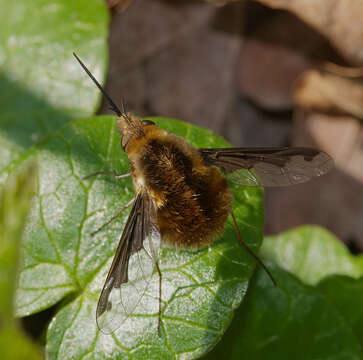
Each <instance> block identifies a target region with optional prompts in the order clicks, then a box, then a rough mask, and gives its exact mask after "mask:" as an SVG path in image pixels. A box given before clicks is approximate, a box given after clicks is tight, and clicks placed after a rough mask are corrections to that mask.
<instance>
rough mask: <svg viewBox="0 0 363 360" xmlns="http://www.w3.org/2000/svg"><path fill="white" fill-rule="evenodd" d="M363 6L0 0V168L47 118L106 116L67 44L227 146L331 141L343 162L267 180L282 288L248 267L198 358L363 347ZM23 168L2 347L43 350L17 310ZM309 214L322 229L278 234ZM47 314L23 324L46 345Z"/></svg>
mask: <svg viewBox="0 0 363 360" xmlns="http://www.w3.org/2000/svg"><path fill="white" fill-rule="evenodd" d="M30 14H31V16H30ZM362 18H363V4H362V3H361V2H357V1H355V0H345V1H344V2H343V1H342V2H311V1H308V0H260V1H220V0H210V1H208V2H207V1H198V0H187V1H182V0H133V1H130V0H109V1H108V2H105V1H103V0H92V1H85V0H77V1H70V0H57V1H49V0H48V1H46V0H36V1H32V2H28V1H26V0H22V1H17V2H9V1H5V0H0V86H1V88H2V89H3V91H2V95H1V97H0V151H1V159H0V169H1V176H0V179H1V180H2V182H4V181H5V179H6V176H7V174H8V173H9V172H11V168H12V167H15V166H16V162H17V161H18V159H21V157H22V154H23V152H24V150H25V149H27V148H29V147H30V146H31V145H32V144H34V143H37V142H38V141H39V140H41V139H42V138H43V137H44V136H45V135H46V134H48V133H49V132H50V131H53V130H55V129H57V128H59V127H60V126H62V125H63V124H65V123H66V122H68V121H69V120H72V119H75V118H79V117H82V116H88V115H92V114H94V112H95V111H98V113H99V114H105V113H110V111H109V110H108V109H107V104H105V103H104V102H103V103H102V104H101V105H100V106H99V101H100V96H99V94H98V91H97V89H96V88H95V87H94V86H93V84H92V83H91V82H89V81H88V79H86V78H85V77H84V76H83V74H82V72H80V71H79V68H78V67H77V65H75V64H74V60H73V58H72V57H71V55H70V54H71V52H72V51H77V52H79V54H80V55H81V56H82V57H83V58H85V59H86V61H87V63H88V65H89V66H90V67H91V68H92V70H93V72H94V73H95V75H96V76H97V77H98V78H99V79H100V80H102V77H103V76H105V75H106V74H107V78H106V83H105V86H106V90H107V91H108V92H109V93H111V94H112V96H113V98H114V99H115V101H116V102H120V100H121V96H124V97H125V98H126V99H127V104H128V108H129V109H130V110H132V111H133V112H135V113H137V114H139V115H141V116H143V115H145V116H146V115H147V116H151V115H157V116H167V117H175V118H179V119H182V120H184V121H187V122H190V123H192V124H196V125H202V126H204V127H207V128H209V129H211V130H213V131H214V132H216V133H218V134H220V135H222V136H224V137H225V138H226V139H227V140H228V141H229V142H230V143H231V144H232V145H235V146H285V145H293V146H300V145H301V146H314V147H318V148H320V149H322V150H325V151H327V152H328V153H329V154H330V155H332V156H333V158H334V159H335V161H336V165H337V167H336V170H335V171H333V172H332V173H331V174H329V175H327V176H324V177H323V178H321V179H318V180H316V181H313V182H311V183H308V184H303V185H299V186H297V187H291V188H284V189H269V190H268V191H266V194H265V198H266V203H265V234H266V235H268V236H267V237H266V238H265V241H264V244H263V246H262V249H261V254H262V256H263V257H264V259H266V260H268V261H269V266H270V267H271V269H272V270H273V273H274V275H275V276H276V278H277V280H278V282H279V288H274V287H272V286H271V284H270V283H269V282H268V279H266V276H265V274H264V273H263V272H261V270H258V271H256V274H255V275H254V277H253V279H252V281H251V285H250V287H249V289H248V292H247V298H246V300H245V301H244V302H243V304H242V305H241V306H240V308H239V309H238V311H237V312H236V315H235V319H234V321H233V322H232V324H231V326H230V328H229V329H228V331H227V333H226V334H225V336H224V337H223V339H222V341H221V342H220V343H219V344H218V345H217V346H216V348H215V349H214V350H213V351H212V352H211V353H209V354H208V355H206V357H207V358H210V359H212V358H216V359H217V358H220V357H222V356H223V357H224V358H229V359H237V358H238V359H241V358H244V357H245V358H248V359H262V358H263V359H291V358H293V357H294V358H298V359H315V358H319V359H333V358H334V359H336V358H342V359H343V358H344V359H361V358H363V353H362V346H363V344H362V341H363V340H362V339H363V312H362V310H361V306H360V299H361V298H362V297H361V295H363V283H362V280H361V278H360V276H361V275H362V271H363V260H362V257H361V256H360V255H359V256H356V255H357V254H359V253H360V252H361V250H362V249H363V222H362V221H361V219H362V215H363V192H362V180H363V173H362V171H363V170H362V169H363V167H362V166H361V164H362V160H363V156H362V154H363V146H362V134H363V132H362V129H361V120H362V117H363V87H362V84H363V82H362V78H363V68H362V65H363V53H362V51H361V49H362V47H363V24H362V21H361V19H362ZM107 58H109V64H108V66H106V61H107V60H106V59H107ZM23 171H24V172H22V173H20V174H19V175H18V177H16V176H14V177H12V178H11V179H9V182H8V183H7V184H5V185H4V188H3V192H2V197H1V200H2V203H1V214H2V218H1V219H0V221H1V223H0V226H1V229H2V236H1V238H0V240H1V243H0V259H1V261H0V271H1V276H0V286H1V289H2V290H3V291H2V292H1V298H0V307H1V308H0V315H1V318H0V327H1V334H0V339H1V340H0V341H1V342H0V348H1V350H2V351H4V354H7V353H6V352H5V350H6V351H8V350H9V355H6V356H8V358H9V359H10V358H14V359H15V358H19V359H20V358H21V356H22V355H21V354H20V353H19V354H16V353H11V352H10V351H17V350H18V349H28V347H29V349H30V350H29V351H28V350H26V353H27V354H28V357H27V358H34V359H35V358H37V356H38V350H37V349H36V345H34V344H32V343H30V342H29V341H28V340H27V338H26V337H25V335H24V333H23V332H21V330H20V329H19V326H18V322H15V320H14V319H13V316H12V314H13V310H12V299H13V291H14V289H13V284H14V277H15V268H14V266H15V265H14V264H16V263H17V254H18V250H17V244H18V242H19V239H20V236H19V233H20V231H21V228H22V224H23V222H24V219H25V216H26V211H27V209H28V208H29V202H30V194H31V192H32V191H31V189H32V186H33V185H32V184H33V182H32V181H33V180H32V179H33V176H34V175H32V170H30V169H24V170H23ZM25 174H26V175H25ZM5 195H6V196H5ZM4 209H6V210H4ZM14 213H15V214H17V216H16V217H14V216H13V215H12V214H14ZM5 215H6V216H5ZM15 218H16V221H14V219H15ZM310 223H313V224H319V225H321V226H323V227H324V228H326V229H328V230H325V229H324V228H321V227H317V226H304V227H298V228H296V229H293V230H290V231H288V232H286V230H288V229H292V228H294V227H295V226H298V225H303V224H310ZM280 232H283V233H281V234H280V235H276V234H279V233H280ZM333 234H334V235H333ZM338 238H339V239H340V240H338ZM341 241H343V242H344V243H345V244H346V245H347V246H348V248H349V250H347V248H346V247H344V245H342V243H341ZM349 251H350V252H349ZM55 311H56V310H55V309H54V308H49V309H47V310H45V311H43V312H41V313H38V314H35V315H32V316H30V317H27V318H24V319H23V320H22V322H21V323H22V325H23V328H24V329H25V330H26V332H27V333H28V334H29V335H30V336H31V337H32V338H33V339H35V340H36V342H37V343H38V344H39V345H40V346H42V347H44V345H45V335H44V332H45V331H46V328H47V326H48V323H49V321H50V320H51V319H52V317H53V315H54V313H55ZM9 344H12V345H11V346H9ZM20 344H24V345H20ZM32 353H34V357H32V355H30V354H32ZM92 356H93V355H92V353H90V354H88V358H90V359H91V358H93V357H92ZM155 356H156V355H155ZM5 359H6V357H5Z"/></svg>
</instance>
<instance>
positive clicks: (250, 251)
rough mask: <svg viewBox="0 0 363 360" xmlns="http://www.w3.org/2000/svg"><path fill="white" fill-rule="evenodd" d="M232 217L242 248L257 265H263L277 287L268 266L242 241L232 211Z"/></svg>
mask: <svg viewBox="0 0 363 360" xmlns="http://www.w3.org/2000/svg"><path fill="white" fill-rule="evenodd" d="M231 215H232V219H233V223H234V227H235V229H236V233H237V237H238V241H239V243H240V244H241V246H242V247H244V248H245V249H246V250H247V252H248V253H249V254H250V255H251V256H252V257H253V258H254V259H255V260H256V261H257V263H258V264H259V265H261V267H262V268H263V269H264V270H265V271H266V274H267V275H268V276H269V278H270V279H271V281H272V282H273V284H274V285H275V286H277V282H276V280H275V279H274V277H273V276H272V274H271V272H270V270H269V269H268V268H267V266H266V265H265V264H264V263H263V262H262V260H261V259H260V258H259V257H258V256H257V255H256V254H255V253H254V252H253V251H252V250H251V249H250V248H249V247H248V246H247V245H246V244H245V243H244V242H243V241H242V236H241V233H240V231H239V228H238V225H237V221H236V218H235V216H234V214H233V211H232V210H231Z"/></svg>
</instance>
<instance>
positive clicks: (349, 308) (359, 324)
mask: <svg viewBox="0 0 363 360" xmlns="http://www.w3.org/2000/svg"><path fill="white" fill-rule="evenodd" d="M317 288H318V289H319V290H320V292H321V293H323V294H325V296H326V297H327V298H328V299H329V301H330V302H331V303H332V304H334V305H335V306H336V308H337V309H338V310H339V312H340V314H341V315H342V317H344V319H345V320H346V321H347V323H348V324H349V325H350V326H351V328H352V329H353V332H354V334H355V336H356V339H357V340H358V341H359V342H360V345H361V348H363V307H362V299H363V278H359V279H352V278H349V277H347V276H342V275H336V276H330V277H328V278H326V279H324V280H322V281H321V282H320V283H319V284H318V285H317Z"/></svg>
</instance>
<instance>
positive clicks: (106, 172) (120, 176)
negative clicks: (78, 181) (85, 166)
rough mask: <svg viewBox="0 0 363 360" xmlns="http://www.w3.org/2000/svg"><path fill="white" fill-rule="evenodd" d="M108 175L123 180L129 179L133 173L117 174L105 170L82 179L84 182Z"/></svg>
mask: <svg viewBox="0 0 363 360" xmlns="http://www.w3.org/2000/svg"><path fill="white" fill-rule="evenodd" d="M107 174H112V175H114V176H115V179H122V178H125V177H128V176H130V175H131V173H127V174H116V173H115V172H114V171H113V170H105V171H97V172H95V173H92V174H90V175H87V176H85V177H84V178H82V180H87V179H89V178H91V177H93V176H97V175H107Z"/></svg>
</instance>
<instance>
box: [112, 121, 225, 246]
mask: <svg viewBox="0 0 363 360" xmlns="http://www.w3.org/2000/svg"><path fill="white" fill-rule="evenodd" d="M129 116H130V118H132V119H134V117H133V116H131V115H129ZM122 121H124V119H123V118H120V119H119V122H122ZM125 151H126V153H127V155H128V157H129V160H130V164H131V173H132V176H133V181H134V186H135V189H136V192H139V191H141V192H147V193H149V194H151V197H152V199H153V201H154V202H155V204H156V206H157V218H158V225H159V229H160V233H161V239H162V241H163V242H165V243H167V244H168V245H170V246H173V247H179V248H190V247H192V248H201V247H203V246H206V245H208V244H209V243H210V242H211V241H212V240H213V239H214V238H215V237H216V236H218V235H221V234H222V233H223V231H224V224H225V222H226V220H227V217H228V215H229V212H230V207H231V200H232V195H231V192H230V190H229V189H228V186H227V182H226V180H225V178H224V177H223V175H222V174H221V172H220V171H219V170H218V169H217V168H216V167H214V166H209V165H207V164H205V162H204V160H203V159H202V157H201V155H200V153H199V151H198V150H197V149H195V148H193V147H192V146H191V145H189V144H188V143H187V142H186V141H185V140H184V139H183V138H180V137H178V136H176V135H174V134H170V133H168V132H167V131H165V130H162V129H160V128H159V127H157V126H156V125H154V124H150V123H149V122H148V123H147V125H146V126H144V127H143V132H142V135H139V136H137V135H135V136H133V137H131V138H130V140H129V142H128V144H127V146H126V147H125Z"/></svg>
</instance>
